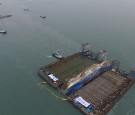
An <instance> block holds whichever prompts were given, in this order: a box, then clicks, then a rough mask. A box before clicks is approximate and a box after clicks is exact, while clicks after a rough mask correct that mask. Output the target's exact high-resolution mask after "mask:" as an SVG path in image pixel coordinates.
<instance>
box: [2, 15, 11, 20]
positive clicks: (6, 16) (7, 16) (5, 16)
mask: <svg viewBox="0 0 135 115" xmlns="http://www.w3.org/2000/svg"><path fill="white" fill-rule="evenodd" d="M9 17H12V15H4V16H1V15H0V19H3V18H9Z"/></svg>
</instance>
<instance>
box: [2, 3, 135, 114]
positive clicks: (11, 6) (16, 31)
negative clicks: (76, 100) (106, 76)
mask: <svg viewBox="0 0 135 115" xmlns="http://www.w3.org/2000/svg"><path fill="white" fill-rule="evenodd" d="M0 2H1V3H2V5H0V14H1V15H4V14H12V15H13V17H11V18H7V19H3V20H0V28H1V27H2V28H4V29H6V30H7V31H8V32H7V35H2V34H0V115H82V113H81V112H80V111H78V109H76V108H74V107H73V106H72V105H71V104H70V103H68V102H63V101H60V100H58V99H56V98H55V97H53V96H52V95H51V94H50V93H49V92H47V91H46V90H44V89H43V88H42V87H40V86H38V85H37V84H38V83H39V82H40V81H41V79H40V78H39V77H38V76H37V69H38V68H39V67H40V66H42V65H46V64H48V63H51V62H52V61H55V59H53V58H49V55H50V54H51V53H52V52H55V51H57V50H59V51H61V52H62V53H63V55H65V56H67V55H70V54H72V53H73V52H77V51H79V50H80V49H79V48H80V43H82V42H86V41H87V42H89V43H90V44H91V47H92V49H93V50H94V51H98V50H100V49H105V50H107V51H108V58H109V59H111V60H112V59H118V60H120V62H121V67H122V68H123V69H125V70H127V71H129V70H130V69H131V67H132V66H134V65H135V52H134V48H135V46H134V44H135V12H134V11H135V8H134V6H135V1H134V0H83V1H82V0H1V1H0ZM25 8H26V9H27V8H29V9H30V11H28V12H25V11H24V10H23V9H25ZM40 15H46V16H47V17H46V19H42V18H40ZM50 89H51V90H53V91H54V92H55V93H56V94H58V95H60V93H59V92H58V91H57V90H56V91H55V90H54V89H52V88H50ZM134 95H135V87H134V86H133V87H132V88H131V89H130V90H129V91H128V93H127V94H126V95H125V96H124V97H123V98H122V99H121V100H120V101H119V103H118V104H116V106H115V107H114V108H113V109H112V110H111V111H110V112H109V113H108V115H134V114H135V100H134Z"/></svg>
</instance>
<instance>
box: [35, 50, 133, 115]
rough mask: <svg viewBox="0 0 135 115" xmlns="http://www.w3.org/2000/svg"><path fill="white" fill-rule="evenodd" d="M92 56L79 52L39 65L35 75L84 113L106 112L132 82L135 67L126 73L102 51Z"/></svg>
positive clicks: (89, 53) (102, 113)
mask: <svg viewBox="0 0 135 115" xmlns="http://www.w3.org/2000/svg"><path fill="white" fill-rule="evenodd" d="M83 50H84V48H83ZM102 53H103V51H102ZM105 53H106V52H105ZM91 54H92V56H91ZM100 54H101V51H100ZM95 56H98V57H96V58H93V52H92V53H91V52H87V51H85V53H84V51H82V52H78V53H75V54H73V55H71V56H68V57H66V58H64V59H62V60H58V61H56V62H54V63H51V64H48V65H46V66H43V67H41V68H40V69H39V70H38V74H39V75H40V77H41V78H43V79H44V80H46V81H48V82H49V83H50V84H51V85H52V86H53V87H55V88H57V89H59V90H60V91H61V93H62V94H64V95H65V96H66V97H67V96H68V97H69V101H70V102H71V103H72V104H73V105H74V106H76V107H77V108H79V109H80V110H81V111H82V112H83V113H84V114H86V115H105V114H106V113H107V112H108V111H109V110H110V109H112V108H113V106H114V105H115V104H116V103H117V101H118V100H119V99H120V98H121V97H122V96H123V95H124V94H125V93H126V92H127V91H128V89H129V88H130V87H131V86H132V85H133V84H134V78H135V69H133V70H132V71H131V72H130V73H131V74H125V73H124V72H122V71H120V69H119V68H118V67H117V65H116V63H111V62H109V61H108V60H106V57H105V58H104V59H103V56H104V54H103V55H102V56H101V55H100V57H99V55H98V54H96V55H94V57H95ZM101 57H102V58H101ZM133 77H134V78H133Z"/></svg>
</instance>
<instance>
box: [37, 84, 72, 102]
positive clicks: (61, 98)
mask: <svg viewBox="0 0 135 115" xmlns="http://www.w3.org/2000/svg"><path fill="white" fill-rule="evenodd" d="M42 84H47V82H40V83H39V84H38V85H40V86H43V85H42ZM44 88H45V89H46V90H48V91H49V92H50V93H51V94H52V95H53V96H54V97H56V98H57V99H60V100H62V101H68V100H69V99H70V97H68V98H63V97H59V96H57V95H56V94H55V93H53V92H52V91H51V90H50V89H49V88H47V87H44Z"/></svg>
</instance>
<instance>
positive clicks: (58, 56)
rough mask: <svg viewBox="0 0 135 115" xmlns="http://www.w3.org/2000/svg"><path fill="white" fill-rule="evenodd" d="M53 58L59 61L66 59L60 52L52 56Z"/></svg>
mask: <svg viewBox="0 0 135 115" xmlns="http://www.w3.org/2000/svg"><path fill="white" fill-rule="evenodd" d="M52 56H53V57H55V58H57V59H63V58H64V57H63V56H62V55H61V54H60V52H56V53H53V54H52Z"/></svg>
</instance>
